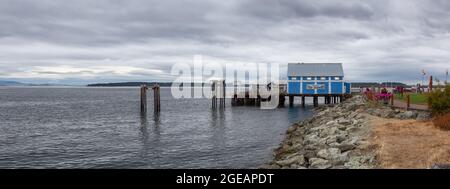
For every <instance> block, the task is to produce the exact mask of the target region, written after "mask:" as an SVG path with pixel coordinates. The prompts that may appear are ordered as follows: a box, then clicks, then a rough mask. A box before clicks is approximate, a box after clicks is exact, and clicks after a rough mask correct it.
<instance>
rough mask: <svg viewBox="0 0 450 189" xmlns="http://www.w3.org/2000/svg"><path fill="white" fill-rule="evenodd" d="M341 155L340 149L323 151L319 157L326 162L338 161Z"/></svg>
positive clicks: (318, 154)
mask: <svg viewBox="0 0 450 189" xmlns="http://www.w3.org/2000/svg"><path fill="white" fill-rule="evenodd" d="M340 155H341V150H339V148H328V149H322V150H320V151H319V152H317V156H318V157H321V158H323V159H326V160H336V159H339V157H340Z"/></svg>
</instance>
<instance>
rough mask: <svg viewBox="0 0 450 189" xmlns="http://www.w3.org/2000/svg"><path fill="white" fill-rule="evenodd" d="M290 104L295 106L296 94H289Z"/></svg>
mask: <svg viewBox="0 0 450 189" xmlns="http://www.w3.org/2000/svg"><path fill="white" fill-rule="evenodd" d="M289 106H291V107H292V106H294V96H292V95H289Z"/></svg>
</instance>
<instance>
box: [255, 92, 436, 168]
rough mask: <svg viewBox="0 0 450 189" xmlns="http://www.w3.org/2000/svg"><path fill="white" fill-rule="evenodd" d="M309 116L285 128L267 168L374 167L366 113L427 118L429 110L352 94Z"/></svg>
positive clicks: (400, 117) (422, 119)
mask: <svg viewBox="0 0 450 189" xmlns="http://www.w3.org/2000/svg"><path fill="white" fill-rule="evenodd" d="M317 111H318V113H317V114H316V115H315V116H313V117H312V118H309V119H306V120H304V121H302V122H299V123H296V124H293V125H292V126H291V127H289V128H288V130H287V131H286V137H285V139H284V140H283V142H282V143H281V146H280V147H279V148H277V149H276V150H275V155H274V160H272V161H271V162H269V163H267V164H265V165H263V166H261V167H260V168H266V169H280V168H281V169H307V168H309V169H328V168H332V169H366V168H375V167H376V166H377V161H376V146H375V145H373V144H371V143H370V141H369V140H370V137H371V136H370V135H371V128H370V119H369V118H368V117H369V115H373V116H378V117H383V118H396V119H416V120H419V121H425V120H429V119H430V117H431V116H430V113H429V112H421V111H404V110H398V109H392V108H390V107H387V106H381V105H377V104H373V105H370V103H366V102H365V100H364V99H363V97H362V96H359V95H358V96H355V97H353V98H351V99H348V100H346V101H345V102H343V103H341V104H339V105H336V106H334V107H327V106H323V107H319V108H318V109H317Z"/></svg>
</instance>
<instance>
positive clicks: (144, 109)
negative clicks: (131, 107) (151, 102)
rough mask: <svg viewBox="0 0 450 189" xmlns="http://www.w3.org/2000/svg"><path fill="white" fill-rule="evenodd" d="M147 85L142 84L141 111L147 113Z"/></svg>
mask: <svg viewBox="0 0 450 189" xmlns="http://www.w3.org/2000/svg"><path fill="white" fill-rule="evenodd" d="M147 89H148V88H147V85H141V113H147Z"/></svg>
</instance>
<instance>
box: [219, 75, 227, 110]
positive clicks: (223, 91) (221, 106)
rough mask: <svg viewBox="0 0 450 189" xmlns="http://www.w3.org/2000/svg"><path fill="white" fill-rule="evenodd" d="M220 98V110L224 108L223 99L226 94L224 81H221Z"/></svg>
mask: <svg viewBox="0 0 450 189" xmlns="http://www.w3.org/2000/svg"><path fill="white" fill-rule="evenodd" d="M220 95H221V97H220V108H225V97H226V93H225V80H223V81H222V85H221V93H220Z"/></svg>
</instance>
